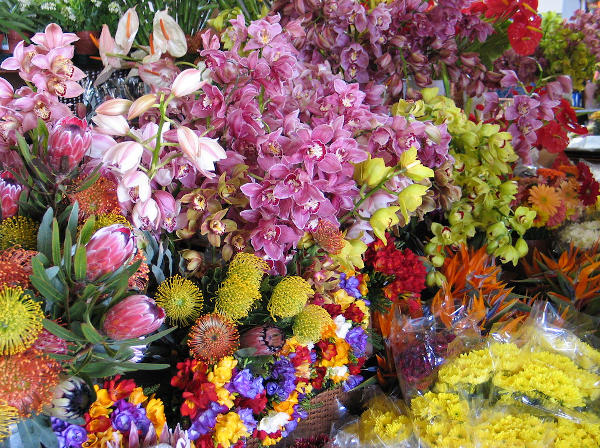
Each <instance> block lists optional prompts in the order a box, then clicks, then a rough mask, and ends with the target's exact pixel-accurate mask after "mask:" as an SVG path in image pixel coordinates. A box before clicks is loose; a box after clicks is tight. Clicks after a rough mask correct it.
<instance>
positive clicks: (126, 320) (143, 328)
mask: <svg viewBox="0 0 600 448" xmlns="http://www.w3.org/2000/svg"><path fill="white" fill-rule="evenodd" d="M164 320H165V310H163V309H162V308H161V307H159V306H158V305H157V304H156V302H155V301H154V300H153V299H151V298H150V297H148V296H145V295H142V294H136V295H133V296H129V297H126V298H125V299H123V300H121V301H120V302H119V303H117V304H116V305H115V306H113V307H112V308H111V309H110V310H108V313H106V318H105V319H104V324H103V325H102V331H104V333H106V335H107V336H108V337H109V338H111V339H114V340H116V341H120V340H122V339H133V338H139V337H140V336H145V335H147V334H150V333H152V332H153V331H156V330H158V329H159V328H160V326H161V325H162V323H163V322H164Z"/></svg>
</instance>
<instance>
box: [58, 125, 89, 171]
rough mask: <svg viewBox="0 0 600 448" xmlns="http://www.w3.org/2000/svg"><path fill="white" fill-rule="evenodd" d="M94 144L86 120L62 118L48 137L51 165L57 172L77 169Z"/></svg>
mask: <svg viewBox="0 0 600 448" xmlns="http://www.w3.org/2000/svg"><path fill="white" fill-rule="evenodd" d="M91 144H92V130H91V129H90V128H89V127H88V124H87V122H86V121H85V120H81V119H79V118H77V117H65V118H61V119H60V120H59V121H58V122H57V123H56V125H55V126H54V128H53V129H52V131H51V132H50V136H49V137H48V158H49V164H50V166H51V167H52V169H53V170H54V171H55V172H60V173H67V172H69V171H71V170H73V168H75V167H76V166H77V165H78V164H79V162H81V159H83V156H84V155H85V153H86V152H87V150H88V149H89V147H90V146H91Z"/></svg>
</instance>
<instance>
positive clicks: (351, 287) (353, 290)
mask: <svg viewBox="0 0 600 448" xmlns="http://www.w3.org/2000/svg"><path fill="white" fill-rule="evenodd" d="M359 284H360V281H359V280H358V278H356V277H346V274H345V273H343V272H342V273H341V274H340V282H339V287H340V288H342V289H343V290H345V291H346V292H347V293H348V294H349V295H351V296H352V297H354V298H356V299H360V298H361V297H362V294H361V293H360V291H359V290H358V285H359Z"/></svg>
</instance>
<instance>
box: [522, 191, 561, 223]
mask: <svg viewBox="0 0 600 448" xmlns="http://www.w3.org/2000/svg"><path fill="white" fill-rule="evenodd" d="M529 202H530V203H531V206H532V207H533V208H534V209H535V210H536V211H537V212H540V213H541V214H543V215H546V216H550V215H553V214H554V213H556V210H557V209H558V207H559V206H560V197H559V196H558V193H557V192H556V190H555V189H554V188H552V187H549V186H548V185H542V184H540V185H535V186H533V187H531V189H530V190H529Z"/></svg>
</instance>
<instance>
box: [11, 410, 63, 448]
mask: <svg viewBox="0 0 600 448" xmlns="http://www.w3.org/2000/svg"><path fill="white" fill-rule="evenodd" d="M17 428H18V430H19V437H20V438H21V443H22V446H23V448H38V447H40V446H44V447H45V448H58V439H57V438H56V434H54V431H52V427H51V426H50V421H49V418H48V417H46V416H41V415H38V416H35V417H33V418H29V419H27V420H23V421H21V422H19V423H18V424H17Z"/></svg>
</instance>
